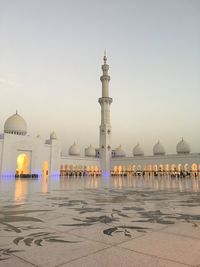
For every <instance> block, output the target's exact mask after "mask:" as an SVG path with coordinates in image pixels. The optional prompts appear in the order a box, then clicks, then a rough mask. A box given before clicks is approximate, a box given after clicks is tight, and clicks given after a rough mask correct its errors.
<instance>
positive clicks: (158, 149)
mask: <svg viewBox="0 0 200 267" xmlns="http://www.w3.org/2000/svg"><path fill="white" fill-rule="evenodd" d="M153 154H154V156H158V155H165V149H164V146H163V145H162V144H161V143H160V141H158V143H157V144H155V145H154V147H153Z"/></svg>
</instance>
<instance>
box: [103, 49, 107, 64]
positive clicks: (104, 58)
mask: <svg viewBox="0 0 200 267" xmlns="http://www.w3.org/2000/svg"><path fill="white" fill-rule="evenodd" d="M103 60H104V64H106V61H107V56H106V49H105V50H104V57H103Z"/></svg>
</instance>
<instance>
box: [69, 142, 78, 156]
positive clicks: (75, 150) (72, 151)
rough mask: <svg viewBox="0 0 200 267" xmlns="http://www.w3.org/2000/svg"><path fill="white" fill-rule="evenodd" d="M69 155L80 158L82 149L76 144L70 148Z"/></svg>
mask: <svg viewBox="0 0 200 267" xmlns="http://www.w3.org/2000/svg"><path fill="white" fill-rule="evenodd" d="M69 155H71V156H80V148H79V146H78V145H77V144H76V143H75V142H74V144H73V145H72V146H71V147H70V148H69Z"/></svg>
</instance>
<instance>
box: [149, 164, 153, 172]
mask: <svg viewBox="0 0 200 267" xmlns="http://www.w3.org/2000/svg"><path fill="white" fill-rule="evenodd" d="M152 170H153V167H152V164H149V165H148V171H149V172H152Z"/></svg>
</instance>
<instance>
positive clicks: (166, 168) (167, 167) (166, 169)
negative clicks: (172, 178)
mask: <svg viewBox="0 0 200 267" xmlns="http://www.w3.org/2000/svg"><path fill="white" fill-rule="evenodd" d="M165 171H166V172H168V171H169V164H165Z"/></svg>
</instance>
